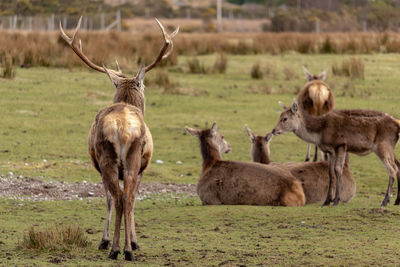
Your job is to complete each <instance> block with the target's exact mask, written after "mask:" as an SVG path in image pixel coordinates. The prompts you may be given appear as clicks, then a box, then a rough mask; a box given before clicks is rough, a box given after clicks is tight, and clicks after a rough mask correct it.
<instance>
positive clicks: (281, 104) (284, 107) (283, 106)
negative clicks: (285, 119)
mask: <svg viewBox="0 0 400 267" xmlns="http://www.w3.org/2000/svg"><path fill="white" fill-rule="evenodd" d="M278 103H279V105H280V106H281V107H282V108H283V110H285V109H287V107H286V106H285V104H283V102H282V101H278Z"/></svg>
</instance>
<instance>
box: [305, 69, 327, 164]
mask: <svg viewBox="0 0 400 267" xmlns="http://www.w3.org/2000/svg"><path fill="white" fill-rule="evenodd" d="M303 72H304V74H305V75H306V79H307V83H306V84H305V85H304V86H303V88H302V89H301V90H300V92H299V94H298V95H297V102H298V103H299V107H300V111H302V112H307V113H308V114H310V115H313V116H320V115H322V114H325V113H327V112H328V111H331V110H332V109H334V108H335V98H334V97H333V93H332V90H331V89H330V88H329V86H328V85H327V84H326V83H325V82H324V81H325V79H326V76H327V71H326V70H324V71H323V72H321V73H320V74H319V75H313V74H311V73H310V72H309V71H308V70H307V69H306V68H305V67H304V66H303ZM310 150H311V144H310V143H308V145H307V153H306V159H305V161H309V160H310ZM317 160H318V146H315V151H314V159H313V161H314V162H315V161H317ZM325 160H326V155H325Z"/></svg>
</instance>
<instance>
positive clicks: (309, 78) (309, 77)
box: [302, 66, 314, 82]
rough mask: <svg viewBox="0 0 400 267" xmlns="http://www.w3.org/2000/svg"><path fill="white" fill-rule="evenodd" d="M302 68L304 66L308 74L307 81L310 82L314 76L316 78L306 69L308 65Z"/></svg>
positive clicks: (305, 72)
mask: <svg viewBox="0 0 400 267" xmlns="http://www.w3.org/2000/svg"><path fill="white" fill-rule="evenodd" d="M302 68H303V72H304V74H305V75H306V79H307V81H308V82H309V81H312V80H313V78H314V76H313V75H312V74H311V73H310V72H309V71H308V70H307V69H306V67H304V66H302Z"/></svg>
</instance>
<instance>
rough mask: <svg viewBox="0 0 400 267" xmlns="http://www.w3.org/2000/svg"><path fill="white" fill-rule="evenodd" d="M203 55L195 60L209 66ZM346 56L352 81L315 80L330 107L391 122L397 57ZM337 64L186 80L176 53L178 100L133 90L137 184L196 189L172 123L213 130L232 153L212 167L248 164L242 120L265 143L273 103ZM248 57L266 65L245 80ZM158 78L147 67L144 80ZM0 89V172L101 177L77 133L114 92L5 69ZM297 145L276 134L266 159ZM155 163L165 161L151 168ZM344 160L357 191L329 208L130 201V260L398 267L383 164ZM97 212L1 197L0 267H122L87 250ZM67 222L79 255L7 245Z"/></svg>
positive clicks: (274, 64)
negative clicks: (146, 153) (143, 158)
mask: <svg viewBox="0 0 400 267" xmlns="http://www.w3.org/2000/svg"><path fill="white" fill-rule="evenodd" d="M71 56H74V55H71ZM214 57H215V55H208V56H201V57H199V59H200V60H202V61H203V62H205V63H206V64H209V65H212V63H213V62H214ZM358 57H360V58H362V59H363V61H364V63H365V79H364V80H353V81H351V82H349V80H348V79H347V78H343V77H339V78H338V77H335V76H332V75H329V77H328V80H327V82H328V84H330V85H331V87H332V88H333V91H334V93H335V96H336V104H337V107H338V108H365V109H367V108H368V109H377V110H381V111H385V112H388V113H390V114H393V115H394V116H395V117H397V118H400V111H399V110H398V108H397V107H398V103H399V101H400V96H399V94H398V85H399V84H400V75H398V73H399V71H400V55H398V54H374V55H360V56H358ZM345 58H346V59H347V58H348V56H340V55H299V54H291V53H288V54H283V55H275V56H271V55H255V56H228V69H227V72H226V74H209V75H199V74H189V73H184V72H182V71H181V70H182V69H185V68H186V63H185V62H186V59H187V58H185V57H180V58H179V65H178V66H177V67H173V68H171V69H170V70H169V72H168V73H169V76H170V78H171V79H172V80H173V81H174V82H176V83H179V85H178V87H177V89H176V92H178V93H174V94H172V93H165V92H164V90H163V89H162V88H157V87H153V86H148V87H147V88H146V90H147V91H146V97H147V101H146V102H147V107H146V116H145V120H146V123H147V124H148V126H149V128H150V129H151V132H152V134H153V139H154V145H155V147H154V155H153V160H152V164H151V166H150V167H149V169H148V170H147V171H146V173H145V176H144V179H143V182H144V183H146V182H150V181H152V182H175V183H196V182H197V178H198V176H199V173H200V165H201V157H200V151H199V146H198V142H197V140H195V139H194V138H193V137H191V136H190V135H186V134H185V133H184V130H183V127H184V126H185V125H188V126H191V127H206V125H208V126H210V125H211V124H212V122H214V121H216V122H218V125H219V129H220V132H222V133H223V134H224V135H225V138H226V139H227V140H228V141H229V142H230V144H231V145H232V147H233V151H232V152H231V153H230V154H228V155H226V156H224V158H226V159H231V160H243V161H249V160H250V155H249V150H250V144H249V141H248V138H247V135H246V134H245V131H244V129H243V125H244V124H248V126H249V127H250V128H251V129H252V130H254V131H255V132H256V133H258V134H265V133H266V132H267V131H269V130H271V129H272V128H273V126H274V125H275V123H276V122H277V119H278V116H279V113H280V106H279V105H278V104H277V102H278V100H282V101H284V102H285V103H286V104H290V103H291V101H292V100H293V98H294V97H295V92H296V91H297V90H299V88H300V87H301V86H302V85H303V84H304V83H305V79H304V76H303V73H302V71H301V66H302V65H307V67H308V69H309V70H310V71H311V72H315V73H317V72H320V71H322V70H323V69H325V68H328V69H329V70H330V68H331V65H332V63H333V62H337V63H339V64H340V63H341V62H342V60H343V59H345ZM255 62H260V64H261V66H262V68H263V69H268V74H265V75H264V79H262V80H252V79H251V78H250V69H251V67H252V65H253V64H254V63H255ZM133 71H134V69H132V72H133ZM157 73H158V71H157V70H153V72H152V73H150V74H149V79H150V80H151V79H152V78H154V76H155V75H157ZM284 73H286V74H284ZM329 74H331V72H329ZM265 88H268V90H265ZM265 91H268V92H269V93H265ZM0 93H1V98H0V112H1V114H2V116H1V117H0V125H1V128H0V135H1V141H0V174H7V173H8V172H10V171H11V172H13V173H14V174H15V175H23V176H27V177H30V176H31V177H35V178H38V179H43V180H55V181H64V182H76V181H82V180H86V181H89V182H97V181H99V180H100V179H99V176H98V174H97V173H96V172H95V171H94V168H93V167H92V166H91V164H90V161H89V156H88V154H87V143H86V138H87V133H88V131H89V127H90V125H91V123H92V120H93V118H94V116H95V114H96V113H97V111H98V110H99V109H100V108H102V107H104V106H105V105H108V104H110V103H111V100H112V95H113V89H112V86H111V83H110V82H109V80H108V78H107V77H106V75H104V74H100V73H96V72H89V71H87V70H86V69H74V70H73V71H70V70H67V69H48V68H32V69H17V77H16V78H15V80H1V83H0ZM305 149H306V144H305V143H304V142H303V141H301V140H299V139H298V138H297V137H295V136H294V135H293V134H288V135H284V136H279V137H276V138H274V139H273V141H272V143H271V154H272V160H273V161H302V160H303V159H304V154H305ZM396 154H397V155H399V149H396ZM157 159H160V160H163V161H164V164H156V163H155V161H156V160H157ZM177 161H182V162H183V164H176V162H177ZM350 163H351V169H352V172H353V174H354V176H355V178H356V182H357V195H356V197H355V198H354V200H353V201H352V202H351V203H349V204H342V205H340V206H338V207H334V208H333V207H329V208H320V207H319V205H310V206H307V207H304V208H283V207H254V206H219V207H203V206H201V203H200V201H199V200H198V199H197V198H185V197H180V198H179V199H171V198H170V197H167V196H154V197H153V198H151V199H147V200H144V201H140V202H138V204H137V209H136V213H135V215H136V222H137V224H138V227H137V231H138V237H139V244H140V245H141V248H142V249H141V251H139V252H137V253H135V255H137V258H136V260H137V263H140V264H142V265H177V266H180V265H192V266H193V265H219V264H226V265H228V266H236V265H250V266H252V265H256V264H265V265H266V264H279V265H300V264H304V265H335V266H337V265H370V264H375V265H399V264H400V261H399V258H400V252H399V248H400V241H399V239H398V238H396V236H397V234H399V231H400V227H399V224H398V221H399V219H400V209H399V207H397V206H393V205H392V204H389V206H388V208H387V209H386V210H385V211H384V212H383V211H381V210H379V205H380V202H381V200H382V199H383V196H384V191H385V190H386V186H387V175H386V171H385V168H384V166H383V164H382V163H381V162H380V161H379V159H378V158H377V157H376V156H374V155H369V156H366V157H357V156H351V159H350ZM0 182H1V181H0ZM396 191H397V190H396ZM104 217H105V205H104V200H100V199H90V200H83V201H64V202H63V201H54V202H29V201H24V202H19V201H16V200H10V199H0V232H1V233H2V234H1V235H0V265H18V266H21V265H22V266H24V265H40V266H42V265H50V264H52V263H57V262H59V263H61V264H64V265H73V266H75V265H85V266H88V265H96V266H100V265H115V264H121V265H122V264H124V261H123V260H118V261H117V262H113V261H110V260H108V259H106V257H107V253H106V252H99V251H98V250H97V249H96V248H97V245H98V241H99V240H100V239H101V229H102V228H103V223H104V222H103V219H104ZM102 218H103V219H102ZM71 223H75V224H79V225H80V226H82V227H83V228H84V229H89V228H91V229H96V230H99V231H100V232H98V233H95V234H93V235H89V238H90V240H91V241H92V244H91V245H90V247H89V248H85V249H78V248H77V249H73V250H68V251H31V250H24V249H18V248H17V246H18V242H19V241H20V240H21V239H22V237H23V234H24V232H26V231H27V230H28V229H29V228H30V227H31V226H38V227H47V226H49V225H65V224H71ZM121 241H122V240H121ZM121 244H123V243H122V242H121ZM120 258H122V257H120Z"/></svg>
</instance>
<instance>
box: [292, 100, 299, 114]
mask: <svg viewBox="0 0 400 267" xmlns="http://www.w3.org/2000/svg"><path fill="white" fill-rule="evenodd" d="M290 109H291V110H292V113H293V114H296V113H297V111H298V110H299V107H298V105H297V101H296V99H294V100H293V104H292V106H291V107H290Z"/></svg>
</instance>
